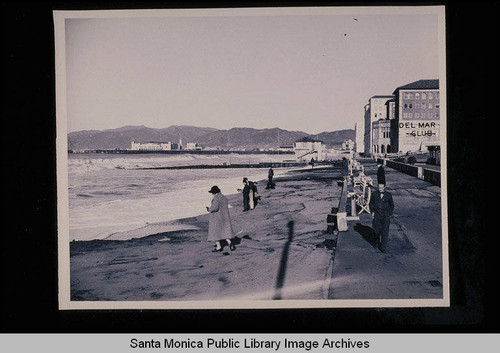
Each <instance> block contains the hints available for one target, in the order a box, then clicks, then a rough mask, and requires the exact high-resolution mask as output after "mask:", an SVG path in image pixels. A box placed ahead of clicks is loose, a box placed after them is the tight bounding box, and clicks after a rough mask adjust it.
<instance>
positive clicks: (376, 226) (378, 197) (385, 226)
mask: <svg viewBox="0 0 500 353" xmlns="http://www.w3.org/2000/svg"><path fill="white" fill-rule="evenodd" d="M370 211H371V213H372V217H373V223H372V227H373V231H374V232H375V239H376V244H377V247H378V248H379V249H380V251H381V252H384V253H385V252H386V251H387V240H388V238H389V224H390V216H392V213H393V212H394V201H393V200H392V195H391V193H390V192H388V191H386V190H385V185H384V184H378V190H375V191H374V192H373V193H372V195H371V198H370Z"/></svg>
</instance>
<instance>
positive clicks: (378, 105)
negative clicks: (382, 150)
mask: <svg viewBox="0 0 500 353" xmlns="http://www.w3.org/2000/svg"><path fill="white" fill-rule="evenodd" d="M393 98H394V96H393V95H376V96H373V97H371V98H370V99H369V100H368V104H367V105H365V134H364V144H365V154H369V155H371V154H373V153H376V152H375V149H374V146H373V123H374V122H376V121H378V120H385V119H386V118H387V106H386V103H387V101H389V100H391V99H393Z"/></svg>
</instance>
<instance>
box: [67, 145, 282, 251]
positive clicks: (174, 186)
mask: <svg viewBox="0 0 500 353" xmlns="http://www.w3.org/2000/svg"><path fill="white" fill-rule="evenodd" d="M286 159H290V155H266V154H255V155H241V154H224V155H202V154H176V155H169V154H141V155H132V154H130V155H128V154H69V155H68V198H69V200H68V201H69V202H68V206H69V240H70V241H73V240H75V241H89V240H96V239H113V240H127V239H131V238H134V237H142V236H147V235H150V233H151V232H152V231H153V230H154V232H158V233H159V232H161V231H169V230H175V229H174V228H172V227H173V226H172V224H171V223H172V222H170V221H174V220H177V219H182V218H186V217H192V216H197V215H201V214H206V208H205V207H206V206H209V205H210V202H211V199H212V195H211V194H210V193H209V192H208V190H210V188H211V187H212V186H213V185H218V186H219V188H220V189H221V190H222V193H223V194H225V195H230V194H235V193H237V189H238V188H242V179H243V177H248V178H249V179H250V180H254V181H260V180H267V172H268V169H267V168H248V169H246V168H234V169H233V168H221V169H218V168H217V169H142V168H161V167H173V166H186V165H206V164H208V165H223V164H224V163H226V164H245V163H260V162H276V163H278V162H283V161H284V160H286ZM287 170H288V168H274V171H275V176H278V175H280V174H283V173H285V172H286V171H287ZM258 186H259V188H260V189H263V188H264V187H265V183H259V184H258ZM167 223H168V224H167ZM151 225H155V226H154V227H152V226H151ZM146 226H147V227H148V229H150V230H149V231H137V232H134V231H133V230H140V229H144V227H146ZM179 227H180V226H179Z"/></svg>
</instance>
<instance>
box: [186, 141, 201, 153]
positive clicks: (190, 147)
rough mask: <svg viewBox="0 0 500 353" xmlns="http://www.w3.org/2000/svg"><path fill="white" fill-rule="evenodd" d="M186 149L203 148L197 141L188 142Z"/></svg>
mask: <svg viewBox="0 0 500 353" xmlns="http://www.w3.org/2000/svg"><path fill="white" fill-rule="evenodd" d="M185 149H186V150H189V151H194V150H201V146H200V145H198V144H197V143H196V142H188V143H187V144H186V148H185Z"/></svg>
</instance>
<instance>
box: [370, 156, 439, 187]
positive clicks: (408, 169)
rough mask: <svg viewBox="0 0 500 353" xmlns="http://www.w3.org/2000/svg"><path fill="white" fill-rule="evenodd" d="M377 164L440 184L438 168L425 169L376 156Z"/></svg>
mask: <svg viewBox="0 0 500 353" xmlns="http://www.w3.org/2000/svg"><path fill="white" fill-rule="evenodd" d="M377 163H378V164H383V165H386V166H388V167H389V168H392V169H396V170H399V171H400V172H403V173H405V174H408V175H411V176H414V177H416V178H420V179H423V180H425V181H427V182H428V183H431V184H433V185H437V186H441V172H440V171H439V170H433V169H425V168H423V167H417V166H414V165H411V164H405V163H400V162H394V161H391V160H388V159H382V158H377Z"/></svg>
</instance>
